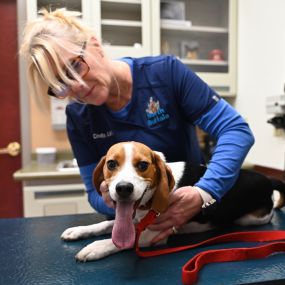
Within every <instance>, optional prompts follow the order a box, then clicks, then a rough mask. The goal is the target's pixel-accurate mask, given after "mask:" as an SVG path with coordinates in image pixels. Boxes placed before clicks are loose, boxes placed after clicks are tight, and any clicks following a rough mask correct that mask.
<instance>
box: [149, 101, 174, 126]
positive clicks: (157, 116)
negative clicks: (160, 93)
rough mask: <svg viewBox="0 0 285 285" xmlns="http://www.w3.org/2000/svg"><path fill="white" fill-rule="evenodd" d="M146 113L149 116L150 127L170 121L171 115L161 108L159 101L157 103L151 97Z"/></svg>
mask: <svg viewBox="0 0 285 285" xmlns="http://www.w3.org/2000/svg"><path fill="white" fill-rule="evenodd" d="M145 111H146V115H147V124H148V125H149V126H153V125H155V124H157V123H160V122H162V121H165V120H167V119H169V115H168V114H167V113H166V112H165V110H164V109H163V108H161V107H160V104H159V101H155V100H154V99H153V98H152V97H150V99H149V102H148V103H147V109H146V110H145Z"/></svg>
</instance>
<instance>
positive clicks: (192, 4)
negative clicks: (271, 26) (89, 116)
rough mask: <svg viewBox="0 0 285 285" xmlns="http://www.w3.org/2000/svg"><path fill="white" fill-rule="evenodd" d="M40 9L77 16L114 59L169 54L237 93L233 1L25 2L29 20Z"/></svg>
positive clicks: (219, 87) (224, 91)
mask: <svg viewBox="0 0 285 285" xmlns="http://www.w3.org/2000/svg"><path fill="white" fill-rule="evenodd" d="M42 7H47V8H48V9H52V10H54V9H56V8H63V7H65V8H67V9H68V10H75V11H80V12H81V13H82V21H84V22H86V23H87V24H89V25H90V26H91V27H92V28H93V29H94V31H95V32H96V34H97V35H98V36H99V37H100V38H101V40H102V43H103V45H104V47H105V51H106V52H107V53H108V54H109V55H110V56H111V57H113V58H116V57H121V56H132V57H140V56H147V55H157V54H169V53H171V54H174V55H176V56H178V57H179V58H181V60H182V61H183V62H184V63H185V64H187V65H189V66H190V67H191V68H192V69H193V70H194V71H195V72H197V73H198V75H199V76H200V77H201V78H202V79H204V80H205V81H206V82H207V83H208V84H209V85H210V86H212V87H213V88H214V89H216V90H217V92H218V93H219V94H221V95H223V96H233V95H235V94H236V48H237V47H236V36H237V33H236V29H237V23H236V21H237V0H215V1H213V0H178V1H176V0H93V1H92V0H69V1H66V0H61V1H56V0H29V1H27V9H28V13H27V14H28V18H34V17H36V16H37V11H38V10H39V9H40V8H42Z"/></svg>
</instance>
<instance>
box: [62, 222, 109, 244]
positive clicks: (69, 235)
mask: <svg viewBox="0 0 285 285" xmlns="http://www.w3.org/2000/svg"><path fill="white" fill-rule="evenodd" d="M113 225H114V221H104V222H101V223H98V224H94V225H89V226H78V227H72V228H68V229H66V230H65V231H64V232H63V233H62V235H61V239H63V240H65V241H71V240H77V239H81V238H88V237H92V236H99V235H103V234H109V233H111V232H112V229H113Z"/></svg>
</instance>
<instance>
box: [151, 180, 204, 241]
mask: <svg viewBox="0 0 285 285" xmlns="http://www.w3.org/2000/svg"><path fill="white" fill-rule="evenodd" d="M169 199H170V200H169V208H168V209H167V211H166V212H165V213H163V214H161V215H160V216H159V217H158V218H156V220H155V223H154V224H152V225H150V226H148V229H150V230H153V231H159V232H160V233H159V234H158V235H157V236H156V237H155V238H154V239H153V240H152V243H153V244H155V243H157V242H159V241H161V240H163V239H165V238H167V237H168V236H170V235H171V234H173V233H174V229H176V230H179V228H180V227H181V226H183V225H184V224H186V223H187V222H188V221H189V220H190V219H191V218H192V217H194V216H195V215H196V214H198V213H199V212H200V211H201V207H202V205H203V200H202V197H201V195H200V194H199V192H198V191H197V190H196V189H195V188H194V187H191V186H185V187H181V188H178V189H177V190H175V191H174V192H171V193H170V196H169ZM173 227H174V229H173Z"/></svg>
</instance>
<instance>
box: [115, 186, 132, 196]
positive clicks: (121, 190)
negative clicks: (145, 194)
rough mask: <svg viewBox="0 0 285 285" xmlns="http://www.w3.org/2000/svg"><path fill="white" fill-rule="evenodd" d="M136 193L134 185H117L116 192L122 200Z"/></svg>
mask: <svg viewBox="0 0 285 285" xmlns="http://www.w3.org/2000/svg"><path fill="white" fill-rule="evenodd" d="M133 191H134V185H133V184H132V183H129V182H119V183H118V184H117V185H116V192H117V193H118V195H119V197H120V198H124V199H125V198H128V197H129V196H130V195H131V194H132V193H133Z"/></svg>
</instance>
